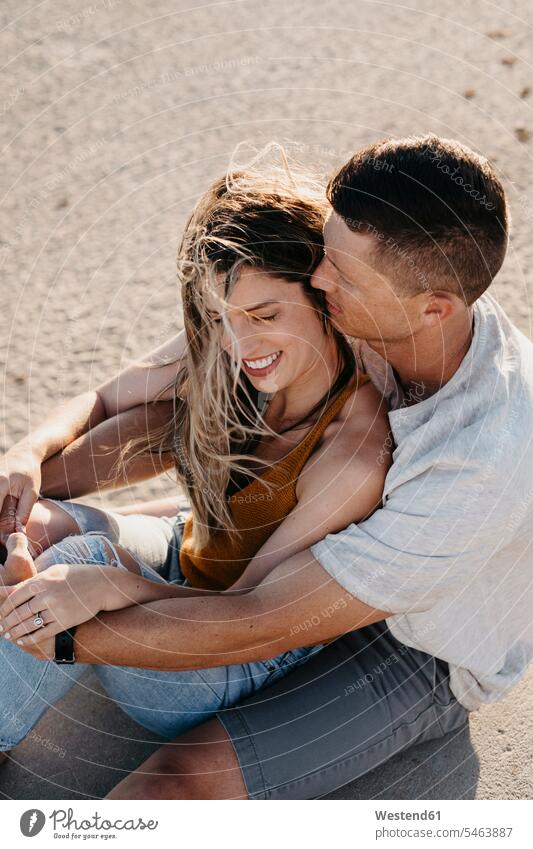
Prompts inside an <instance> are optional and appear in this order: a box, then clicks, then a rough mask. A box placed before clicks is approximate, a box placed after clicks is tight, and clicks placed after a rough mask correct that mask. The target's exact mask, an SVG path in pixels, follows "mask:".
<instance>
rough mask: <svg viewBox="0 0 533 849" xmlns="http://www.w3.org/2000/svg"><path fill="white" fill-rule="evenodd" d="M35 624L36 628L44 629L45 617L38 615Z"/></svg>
mask: <svg viewBox="0 0 533 849" xmlns="http://www.w3.org/2000/svg"><path fill="white" fill-rule="evenodd" d="M33 624H34V625H35V627H36V628H42V627H43V625H44V619H43V617H42V616H41V614H40V613H38V614H37V616H36V617H35V619H34V620H33Z"/></svg>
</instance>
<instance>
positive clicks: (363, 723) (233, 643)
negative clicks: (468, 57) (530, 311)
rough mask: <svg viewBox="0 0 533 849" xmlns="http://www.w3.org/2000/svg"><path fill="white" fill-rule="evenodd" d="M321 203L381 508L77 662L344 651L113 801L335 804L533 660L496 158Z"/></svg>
mask: <svg viewBox="0 0 533 849" xmlns="http://www.w3.org/2000/svg"><path fill="white" fill-rule="evenodd" d="M328 198H329V201H330V203H331V206H332V210H331V213H330V215H329V217H328V220H327V223H326V226H325V232H324V237H325V247H326V249H325V257H324V259H323V261H322V263H321V264H320V266H319V267H318V269H317V270H316V272H315V275H314V285H315V286H317V287H319V288H322V289H324V291H325V292H326V294H327V298H328V304H329V308H330V312H331V315H332V317H333V318H334V320H335V322H336V324H337V325H338V327H339V328H341V329H342V330H343V331H344V332H346V333H347V334H349V335H352V336H354V337H357V340H358V342H357V351H358V356H359V359H360V363H361V366H362V368H363V369H364V370H365V371H366V372H367V373H368V374H369V375H370V376H371V378H372V380H373V382H374V383H375V385H376V386H378V387H379V388H380V389H381V391H382V392H383V393H384V394H385V395H386V397H387V399H388V401H389V404H390V406H391V412H390V415H389V419H390V426H391V432H392V436H393V439H394V444H395V450H394V454H393V460H394V462H393V465H392V467H391V469H390V471H389V473H388V475H387V479H386V483H385V489H384V493H383V502H382V507H381V509H379V510H377V511H376V512H374V514H373V515H372V516H371V517H370V518H369V519H367V520H366V521H364V522H362V523H361V524H359V525H357V526H355V525H352V526H350V527H348V528H347V529H346V530H344V531H342V532H340V533H337V534H334V535H330V536H328V537H327V538H326V539H325V540H323V541H322V542H320V543H318V544H317V545H315V546H313V547H312V548H311V550H310V551H307V552H303V553H301V554H298V555H296V556H295V557H292V558H291V559H290V560H288V561H286V562H285V563H283V564H282V565H281V566H279V567H277V568H276V569H275V570H274V571H273V572H272V573H271V575H270V576H269V577H268V578H267V579H265V580H264V581H263V582H262V583H261V584H260V585H259V586H258V587H257V588H256V589H255V590H253V591H252V592H250V593H248V594H246V595H242V596H230V597H228V598H221V597H204V598H198V599H193V600H184V599H176V600H174V599H169V600H165V601H161V602H155V603H151V604H148V605H141V606H138V607H135V608H129V609H128V610H126V611H118V612H114V613H109V614H103V615H102V616H101V617H99V619H98V620H91V621H90V622H87V623H86V624H84V625H81V626H79V628H78V630H77V632H76V640H75V643H76V655H77V657H78V659H79V660H80V661H82V662H86V663H100V664H102V663H104V664H105V663H110V664H119V665H126V666H127V665H128V662H129V661H131V657H132V656H133V655H132V646H134V649H135V656H136V658H137V659H138V657H139V650H140V645H141V648H142V651H143V652H144V656H143V662H142V664H141V665H142V666H144V667H146V668H151V669H157V670H164V669H194V668H197V667H199V668H203V667H205V666H206V665H207V664H206V656H207V655H208V654H209V652H210V651H211V652H212V651H213V647H216V652H217V663H220V664H229V663H235V662H239V663H243V662H248V661H253V660H255V659H259V658H265V657H271V656H272V654H273V647H275V651H276V653H279V652H283V651H285V650H286V651H290V650H292V649H294V648H296V647H298V646H302V645H309V644H310V643H315V642H317V643H318V642H325V641H328V640H332V641H333V642H332V643H331V644H330V645H329V646H327V647H326V648H324V649H323V650H322V651H320V652H319V653H318V654H317V655H315V656H314V657H313V658H312V659H311V660H309V661H307V662H306V663H305V664H304V665H303V666H300V667H299V668H298V669H295V671H293V672H292V673H290V674H289V675H288V676H287V677H286V678H284V679H283V680H281V681H279V682H278V683H275V684H273V685H272V686H271V687H269V688H268V689H266V690H265V691H264V692H262V693H261V694H260V695H258V696H256V697H254V698H252V699H250V700H249V701H247V702H245V703H243V704H242V705H241V706H239V707H238V708H232V709H228V710H225V711H221V712H219V713H218V716H217V718H216V719H212V720H210V721H209V722H207V723H205V724H204V725H203V726H199V727H198V728H196V729H195V730H194V731H191V732H188V733H187V734H186V735H184V736H183V737H181V738H179V740H178V741H176V742H177V743H178V744H179V745H172V744H169V745H165V746H163V747H162V748H161V749H160V750H159V751H158V752H156V753H155V754H154V755H152V757H151V758H149V759H148V761H147V762H146V763H145V764H143V765H142V766H141V767H140V768H139V769H138V770H136V771H135V772H134V773H132V774H131V775H130V776H128V777H127V778H126V779H124V781H122V782H121V783H120V784H119V785H118V786H117V787H116V788H115V789H114V791H113V792H112V793H111V794H110V798H128V799H131V798H203V799H206V798H289V799H293V798H316V797H319V796H323V795H325V794H326V793H328V792H330V791H331V790H333V789H335V788H336V787H338V786H340V785H342V784H344V783H346V782H347V781H350V780H352V779H354V778H356V777H358V776H360V775H362V774H364V773H365V772H367V771H368V770H370V769H372V768H374V767H375V766H377V765H378V764H380V763H382V762H383V761H384V760H386V759H387V758H388V757H390V756H391V755H393V754H395V753H396V752H398V751H401V750H403V749H405V748H406V747H408V746H409V745H412V744H413V743H416V742H420V741H423V740H428V739H431V738H433V737H438V736H440V735H442V734H444V733H446V732H447V731H450V730H453V729H457V728H461V727H462V726H463V725H464V724H465V723H466V722H467V720H468V713H469V711H472V710H476V709H478V708H479V707H480V706H481V705H482V704H485V703H488V702H492V701H494V700H496V699H498V698H501V697H502V696H503V695H504V694H506V693H507V692H508V691H509V689H510V688H511V687H512V686H513V685H514V684H515V683H516V682H517V681H518V680H519V679H520V678H521V677H522V675H523V674H524V671H525V669H526V667H527V664H528V663H529V661H530V659H531V656H532V654H533V626H532V623H531V616H530V611H531V605H532V600H533V589H532V586H531V578H530V572H531V570H530V565H529V564H530V555H529V545H530V540H531V535H532V531H533V485H532V484H531V483H530V482H531V480H532V479H533V478H532V473H533V452H532V450H531V437H530V422H531V418H532V413H533V346H532V345H531V343H529V342H528V340H526V338H525V337H524V336H523V335H522V334H521V333H520V332H519V331H518V330H517V329H516V328H515V327H513V325H512V324H511V323H510V322H509V320H508V319H507V317H506V316H505V314H504V312H503V311H502V310H501V308H500V307H499V306H498V305H497V303H496V302H495V301H494V300H493V299H492V298H491V297H490V296H489V295H488V294H487V293H486V289H487V288H488V286H489V285H490V283H491V281H492V279H493V278H494V276H495V274H496V273H497V272H498V270H499V268H500V266H501V264H502V262H503V259H504V256H505V251H506V245H507V235H508V233H507V231H508V213H507V207H506V200H505V195H504V191H503V188H502V186H501V184H500V182H499V180H498V178H497V176H496V174H495V172H494V170H493V169H492V167H491V166H490V164H489V163H488V162H487V161H486V160H485V159H483V158H482V157H479V156H477V155H476V154H475V153H473V152H472V151H470V150H468V149H467V148H465V147H463V146H461V145H459V144H457V143H456V142H451V141H446V140H442V139H438V138H436V137H435V136H428V137H426V138H417V139H403V140H399V141H386V142H381V143H378V144H375V145H371V146H369V147H367V148H365V149H363V150H362V151H360V152H359V153H357V154H356V155H355V156H354V157H353V158H352V159H351V160H350V162H348V163H347V164H346V165H345V166H344V167H343V168H342V169H341V170H340V171H339V173H338V174H337V175H336V176H335V177H334V178H333V179H332V180H331V182H330V184H329V186H328ZM161 614H164V616H161ZM168 617H170V618H171V620H172V624H171V625H169V624H168V621H169V620H168ZM117 635H119V636H120V638H121V639H120V640H117ZM169 635H170V637H171V643H170V645H172V646H176V647H177V648H176V650H175V651H174V650H173V649H172V650H169ZM339 635H345V636H340V638H339V639H335V638H337V637H339ZM180 649H181V651H182V652H183V653H180ZM34 651H35V653H36V654H38V652H39V648H38V647H36V648H35V649H34ZM136 665H137V666H139V663H138V662H137V664H136Z"/></svg>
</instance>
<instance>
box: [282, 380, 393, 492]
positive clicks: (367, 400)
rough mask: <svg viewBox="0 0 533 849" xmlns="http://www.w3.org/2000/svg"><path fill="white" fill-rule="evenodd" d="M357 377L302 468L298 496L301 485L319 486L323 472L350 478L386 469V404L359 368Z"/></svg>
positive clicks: (389, 442) (388, 447) (388, 448)
mask: <svg viewBox="0 0 533 849" xmlns="http://www.w3.org/2000/svg"><path fill="white" fill-rule="evenodd" d="M358 378H359V379H358V380H354V381H353V387H352V391H351V392H349V394H348V395H347V397H346V400H345V401H344V403H343V405H342V408H341V409H340V410H339V412H338V413H337V415H336V416H335V418H334V419H333V421H331V422H330V423H329V424H328V426H327V428H326V429H325V431H324V434H323V436H322V438H321V440H320V442H319V443H318V444H317V446H316V447H315V450H314V451H313V454H312V455H311V457H310V458H309V459H308V461H307V463H306V465H305V467H304V469H303V470H302V474H301V476H300V480H299V481H298V487H297V489H298V497H300V494H301V493H302V492H303V490H304V488H305V489H308V488H309V487H313V488H315V486H316V485H317V484H318V486H320V485H321V481H322V477H323V475H324V474H326V476H327V477H328V479H329V478H330V476H331V475H332V474H333V475H338V476H340V478H344V479H351V478H353V475H354V474H355V473H357V474H365V473H367V472H368V473H375V472H376V469H378V471H379V474H380V475H381V474H382V473H383V472H384V471H385V472H386V470H387V469H388V467H389V465H390V454H391V447H392V440H391V437H390V431H389V419H388V415H387V412H388V410H387V404H386V401H385V399H384V398H383V397H382V396H381V394H380V393H379V392H378V390H377V389H376V388H375V387H374V386H373V384H372V383H371V381H370V380H369V379H367V375H365V374H363V373H362V372H361V373H359V375H358ZM338 479H339V478H337V480H338Z"/></svg>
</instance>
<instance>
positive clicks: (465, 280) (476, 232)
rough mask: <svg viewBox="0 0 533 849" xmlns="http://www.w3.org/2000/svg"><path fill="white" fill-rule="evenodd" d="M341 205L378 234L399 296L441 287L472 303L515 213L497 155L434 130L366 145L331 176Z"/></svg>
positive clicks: (352, 224) (362, 229)
mask: <svg viewBox="0 0 533 849" xmlns="http://www.w3.org/2000/svg"><path fill="white" fill-rule="evenodd" d="M327 195H328V199H329V202H330V203H331V205H332V207H333V209H334V210H335V212H336V213H337V214H338V215H340V216H341V217H342V218H343V219H344V221H345V223H346V225H347V226H348V227H349V228H350V229H351V230H354V231H356V232H359V233H362V234H367V235H371V236H373V238H374V241H375V257H376V267H377V269H378V271H379V270H381V271H382V272H383V273H385V274H387V275H388V276H390V277H391V279H392V280H393V282H394V286H395V290H396V291H397V293H398V294H399V295H400V296H406V297H408V296H410V295H416V294H419V293H421V292H423V291H436V290H438V289H441V290H445V291H448V292H453V293H454V294H455V295H457V296H459V297H461V298H462V299H463V300H464V301H465V302H466V303H467V304H472V303H473V302H474V301H475V300H476V299H477V298H479V296H480V295H482V294H483V292H484V291H485V289H487V287H488V286H489V285H490V283H491V281H492V280H493V278H494V277H495V275H496V273H497V272H498V271H499V269H500V267H501V265H502V263H503V259H504V257H505V252H506V249H507V238H508V224H509V221H508V219H509V215H508V210H507V202H506V198H505V192H504V189H503V186H502V184H501V182H500V180H499V178H498V176H497V174H496V172H495V170H494V168H493V166H492V165H491V163H490V162H489V161H488V160H487V159H485V158H483V157H482V156H479V155H478V154H477V153H474V152H473V151H472V150H470V149H469V148H468V147H466V146H464V145H462V144H460V143H459V142H457V141H453V140H450V139H441V138H439V137H438V136H435V135H428V136H424V137H418V138H405V139H391V140H385V141H380V142H377V143H375V144H371V145H369V146H368V147H365V148H363V149H362V150H360V151H359V152H358V153H356V154H355V156H353V157H352V158H351V159H350V161H349V162H347V163H346V165H344V166H343V167H342V168H341V169H340V171H339V172H338V173H337V174H336V175H335V176H334V177H333V178H332V179H331V180H330V182H329V184H328V188H327Z"/></svg>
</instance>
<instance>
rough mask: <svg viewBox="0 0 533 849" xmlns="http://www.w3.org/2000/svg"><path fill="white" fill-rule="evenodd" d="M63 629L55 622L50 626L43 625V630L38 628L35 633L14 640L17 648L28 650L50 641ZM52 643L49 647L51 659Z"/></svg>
mask: <svg viewBox="0 0 533 849" xmlns="http://www.w3.org/2000/svg"><path fill="white" fill-rule="evenodd" d="M63 630H64V628H63V627H62V626H61V625H59V624H58V623H57V622H52V623H51V624H50V625H45V626H44V628H39V629H38V630H37V631H34V632H33V634H27V635H26V636H24V637H19V638H18V639H17V640H15V643H16V645H17V646H23V647H24V646H25V647H27V648H30V649H31V647H32V646H39V645H40V644H41V643H46V642H48V641H52V640H53V637H55V636H56V634H60V633H61V631H63ZM53 656H54V655H53V642H52V645H51V658H53Z"/></svg>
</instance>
